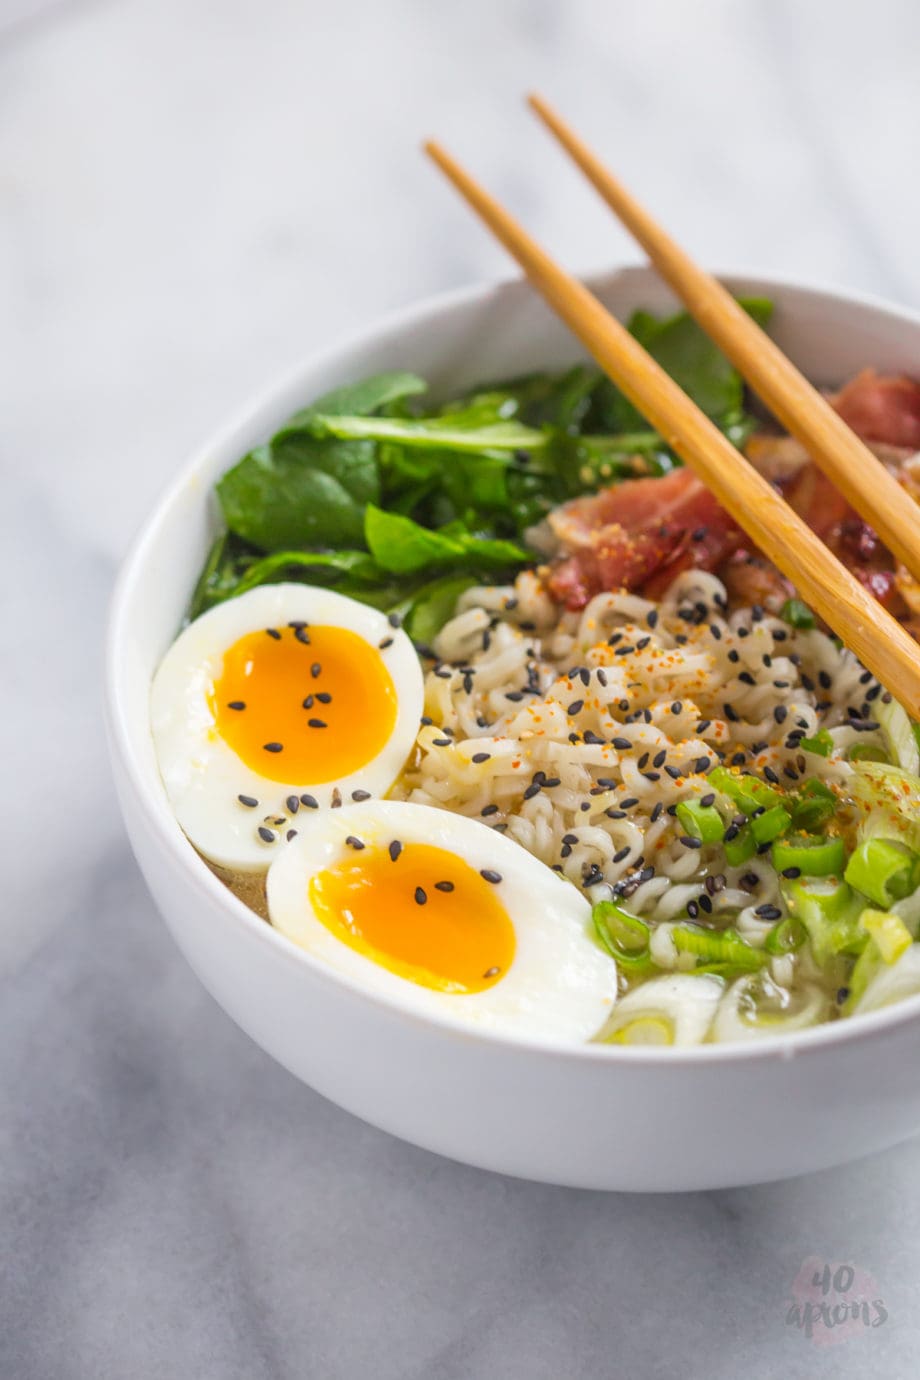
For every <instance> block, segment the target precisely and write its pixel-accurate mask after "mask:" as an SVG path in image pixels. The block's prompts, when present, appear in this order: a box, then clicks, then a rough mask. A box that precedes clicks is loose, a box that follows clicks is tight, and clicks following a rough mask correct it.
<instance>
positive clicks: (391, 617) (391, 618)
mask: <svg viewBox="0 0 920 1380" xmlns="http://www.w3.org/2000/svg"><path fill="white" fill-rule="evenodd" d="M387 622H388V623H389V625H390V627H391V628H398V627H399V626H400V624H401V623H402V619H401V618H400V616H399V614H398V613H388V614H387Z"/></svg>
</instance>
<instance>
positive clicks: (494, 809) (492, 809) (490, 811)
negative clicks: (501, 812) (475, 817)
mask: <svg viewBox="0 0 920 1380" xmlns="http://www.w3.org/2000/svg"><path fill="white" fill-rule="evenodd" d="M479 813H480V815H481V816H482V818H483V819H487V818H488V817H489V815H497V814H498V806H497V805H483V807H482V809H481V810H480V811H479Z"/></svg>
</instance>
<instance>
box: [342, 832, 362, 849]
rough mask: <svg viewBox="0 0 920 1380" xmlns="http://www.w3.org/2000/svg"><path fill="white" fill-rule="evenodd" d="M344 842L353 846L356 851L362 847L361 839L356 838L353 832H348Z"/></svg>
mask: <svg viewBox="0 0 920 1380" xmlns="http://www.w3.org/2000/svg"><path fill="white" fill-rule="evenodd" d="M345 842H346V843H347V844H348V846H349V848H354V849H355V851H356V852H358V853H360V851H361V849H362V848H363V847H364V844H363V843H362V842H361V840H360V839H359V838H356V837H355V835H354V834H349V835H348V837H347V838H346V840H345Z"/></svg>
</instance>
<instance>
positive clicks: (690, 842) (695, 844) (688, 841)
mask: <svg viewBox="0 0 920 1380" xmlns="http://www.w3.org/2000/svg"><path fill="white" fill-rule="evenodd" d="M680 841H681V843H682V844H683V845H684V847H685V848H702V846H703V844H702V840H700V839H692V838H691V837H690V835H689V834H682V835H681V838H680Z"/></svg>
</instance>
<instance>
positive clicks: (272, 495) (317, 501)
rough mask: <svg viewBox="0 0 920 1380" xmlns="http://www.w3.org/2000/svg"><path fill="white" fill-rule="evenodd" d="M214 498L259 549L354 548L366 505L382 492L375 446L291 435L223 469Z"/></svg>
mask: <svg viewBox="0 0 920 1380" xmlns="http://www.w3.org/2000/svg"><path fill="white" fill-rule="evenodd" d="M217 497H218V499H219V500H220V505H221V508H222V509H223V513H224V518H225V519H226V523H227V526H228V527H229V528H230V530H231V532H235V533H236V534H237V535H238V536H240V537H244V538H245V539H246V540H247V541H249V542H251V543H252V544H253V545H254V546H257V547H259V548H260V549H261V550H262V551H282V550H286V549H288V548H290V547H297V546H339V545H344V546H354V545H356V544H360V542H361V538H362V533H363V528H364V509H365V505H366V504H367V503H370V502H374V501H376V500H377V499H378V498H379V497H380V478H379V475H378V473H377V460H376V456H375V453H374V447H373V446H372V445H371V444H370V443H368V442H347V441H338V442H336V441H317V440H315V439H314V438H313V437H311V436H306V435H303V434H299V435H293V434H292V435H288V436H286V437H284V438H283V439H282V440H281V441H277V442H276V441H273V442H272V443H271V444H269V445H267V446H259V447H258V448H257V449H256V450H253V451H250V453H249V454H248V455H247V456H245V457H244V458H243V459H242V460H241V461H240V462H239V464H237V465H235V466H234V467H233V469H232V470H228V471H227V473H226V474H225V475H224V476H223V478H222V479H220V480H219V481H218V484H217Z"/></svg>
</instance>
